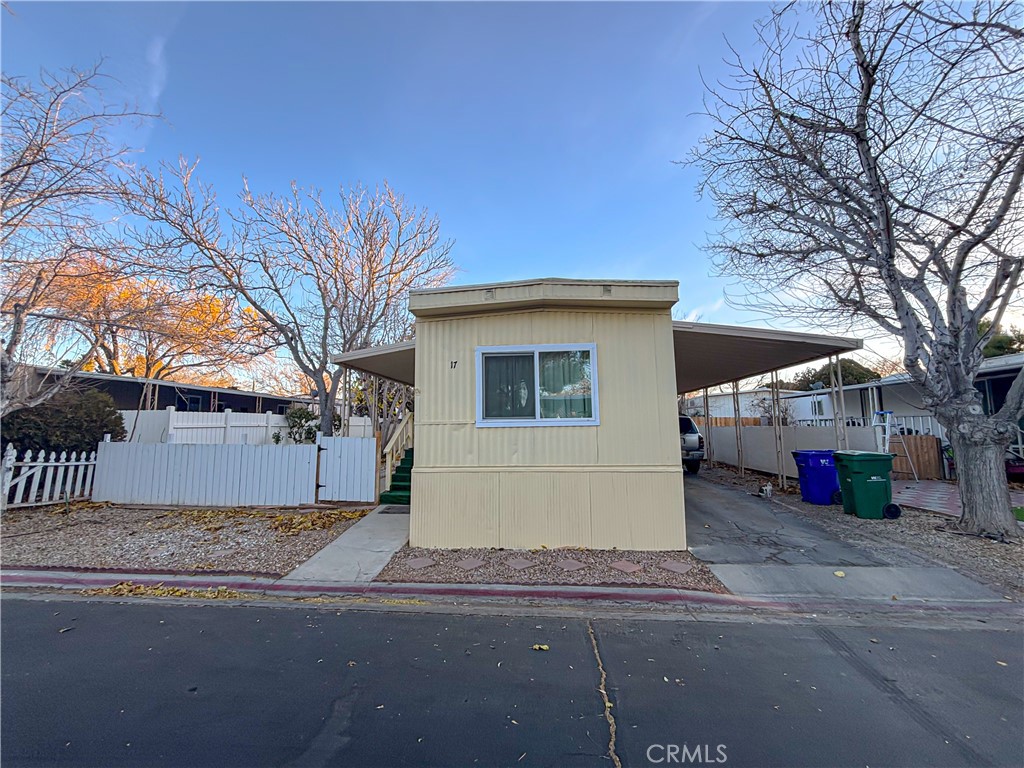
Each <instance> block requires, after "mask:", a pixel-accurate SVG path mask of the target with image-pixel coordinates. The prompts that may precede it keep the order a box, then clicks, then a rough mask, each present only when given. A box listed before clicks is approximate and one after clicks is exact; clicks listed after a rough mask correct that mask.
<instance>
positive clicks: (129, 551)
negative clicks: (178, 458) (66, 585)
mask: <svg viewBox="0 0 1024 768" xmlns="http://www.w3.org/2000/svg"><path fill="white" fill-rule="evenodd" d="M370 509H371V507H366V508H362V509H355V510H338V509H309V510H296V509H280V510H275V509H152V508H134V507H125V506H111V505H101V504H89V503H85V504H77V505H72V506H71V511H70V512H67V511H65V509H64V507H63V506H61V507H45V508H29V509H15V510H9V511H6V512H4V513H3V517H2V530H0V561H2V563H3V566H4V567H5V568H14V567H18V566H49V567H74V568H119V569H129V570H130V569H139V570H171V571H229V572H236V573H237V572H244V573H265V574H285V573H287V572H288V571H290V570H292V569H293V568H295V567H296V566H297V565H299V564H300V563H303V562H305V561H306V560H307V559H309V558H310V557H311V556H312V555H313V554H315V553H316V552H318V551H320V550H321V549H323V548H324V547H325V546H327V544H329V543H330V542H332V541H333V540H334V539H336V538H338V536H340V535H341V534H342V533H344V532H345V531H346V530H348V528H349V527H351V526H352V525H354V524H355V523H356V521H357V520H358V519H359V518H360V517H361V516H362V515H364V514H366V513H367V512H369V511H370Z"/></svg>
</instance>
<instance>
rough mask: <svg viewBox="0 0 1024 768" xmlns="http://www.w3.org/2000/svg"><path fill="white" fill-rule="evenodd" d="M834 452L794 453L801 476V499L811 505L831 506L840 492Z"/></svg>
mask: <svg viewBox="0 0 1024 768" xmlns="http://www.w3.org/2000/svg"><path fill="white" fill-rule="evenodd" d="M833 453H834V451H793V460H794V461H795V462H796V468H797V472H798V473H799V475H800V498H801V499H803V500H804V501H806V502H807V503H809V504H831V503H832V502H833V501H834V500H835V499H836V496H837V493H838V492H839V473H838V472H837V471H836V463H835V460H834V459H833V458H832V454H833Z"/></svg>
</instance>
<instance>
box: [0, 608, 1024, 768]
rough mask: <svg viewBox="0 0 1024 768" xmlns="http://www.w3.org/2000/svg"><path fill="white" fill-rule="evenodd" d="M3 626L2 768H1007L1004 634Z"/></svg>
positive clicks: (332, 614) (128, 611)
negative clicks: (677, 767) (715, 766)
mask: <svg viewBox="0 0 1024 768" xmlns="http://www.w3.org/2000/svg"><path fill="white" fill-rule="evenodd" d="M2 617H3V622H2V642H3V645H2V654H3V655H2V696H3V701H2V705H3V706H2V712H0V723H2V734H0V736H2V739H0V760H2V763H3V765H4V766H5V768H11V767H13V766H25V765H69V766H70V765H74V766H271V765H273V766H320V765H336V766H474V765H478V766H524V767H525V766H611V765H613V762H612V760H611V759H610V757H609V738H610V732H611V726H610V724H609V722H608V719H607V718H606V709H607V712H608V713H609V714H610V715H611V718H612V720H613V722H614V726H615V752H616V755H617V757H618V758H619V759H620V760H621V764H622V765H625V766H646V765H671V764H688V765H699V764H707V763H715V761H719V764H720V763H721V762H724V763H725V764H726V765H730V766H733V765H735V766H865V765H869V766H873V767H874V766H887V765H891V766H960V765H972V766H973V765H977V766H988V765H1007V766H1020V765H1022V764H1024V747H1022V743H1024V742H1022V739H1024V733H1022V714H1024V701H1022V675H1021V670H1022V669H1024V667H1022V664H1024V658H1022V635H1021V633H1020V632H1019V631H1017V630H1015V631H1008V630H1006V629H985V628H984V627H985V625H984V624H982V623H980V622H978V623H977V626H978V627H979V628H978V629H935V628H929V629H923V628H914V627H909V626H895V625H892V626H889V627H888V628H884V627H874V628H868V627H864V626H835V625H833V626H827V627H826V626H824V625H809V624H798V623H792V624H778V623H761V622H758V621H755V620H754V619H753V617H751V621H750V622H735V621H734V622H722V623H719V622H714V621H694V620H680V621H666V620H660V621H657V620H635V621H620V620H612V619H594V620H592V621H588V620H586V619H583V618H571V619H552V618H550V617H544V618H532V617H516V618H505V617H495V616H480V615H478V616H459V615H450V614H438V613H408V612H397V611H392V612H368V611H359V610H345V611H340V612H339V611H336V610H331V609H326V608H324V607H321V606H308V607H306V606H304V607H302V608H294V607H291V608H274V607H243V606H232V605H207V606H188V605H181V604H175V603H174V602H171V601H167V602H163V603H141V602H139V603H134V604H117V603H112V602H86V601H83V600H77V601H69V600H57V599H54V600H49V601H41V600H38V599H36V600H26V599H19V598H14V597H5V599H4V600H3V603H2ZM61 630H66V631H63V632H62V631H61ZM591 632H592V633H593V634H591ZM876 641H877V642H876ZM595 642H596V645H597V648H598V652H599V657H600V663H599V661H598V657H597V656H596V655H595V651H594V643H595ZM536 643H541V644H546V645H548V646H549V648H550V650H548V651H535V650H532V646H533V645H534V644H536ZM998 661H1003V662H1005V663H1006V666H1002V665H1000V664H998V663H997V662H998ZM602 669H603V670H604V672H605V673H606V676H607V682H606V690H607V694H608V699H609V701H608V703H610V704H611V705H612V706H611V707H606V704H605V701H604V699H603V698H602V696H601V693H600V690H599V688H600V681H601V672H602ZM684 747H685V749H686V752H684V751H683V748H684ZM698 754H699V757H700V758H701V759H700V760H695V759H694V757H695V756H697V755H698ZM673 757H674V758H675V760H672V758H673ZM722 757H725V758H726V759H725V761H722ZM684 758H687V759H686V760H685V762H681V761H683V759H684Z"/></svg>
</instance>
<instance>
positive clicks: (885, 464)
mask: <svg viewBox="0 0 1024 768" xmlns="http://www.w3.org/2000/svg"><path fill="white" fill-rule="evenodd" d="M832 457H833V459H834V460H835V463H836V470H837V471H838V472H839V488H840V491H841V492H842V495H843V510H844V511H845V512H846V513H848V514H851V515H856V516H857V517H861V518H866V519H872V520H881V519H882V518H886V519H888V520H895V519H896V518H897V517H899V516H900V514H902V510H901V509H900V507H899V505H898V504H894V503H893V501H892V480H891V479H890V477H889V473H890V472H891V471H892V460H893V457H892V455H891V454H888V453H874V452H872V451H836V452H835V453H834V454H832Z"/></svg>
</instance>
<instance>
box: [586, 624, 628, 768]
mask: <svg viewBox="0 0 1024 768" xmlns="http://www.w3.org/2000/svg"><path fill="white" fill-rule="evenodd" d="M587 634H588V635H590V645H591V647H593V649H594V659H595V660H596V661H597V669H598V671H599V672H600V673H601V681H600V683H598V687H597V690H598V692H599V693H600V694H601V701H602V702H603V703H604V719H605V720H607V721H608V757H610V758H611V760H612V763H613V764H614V765H615V768H622V761H621V760H619V756H618V755H617V754H616V752H615V716H614V715H613V714H612V702H611V701H610V700H609V698H608V691H607V689H606V688H605V682H606V681H607V679H608V674H607V673H606V672H605V669H604V662H603V661H601V652H600V651H599V650H598V649H597V635H595V634H594V625H593V623H591V622H590V621H589V620H588V621H587Z"/></svg>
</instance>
